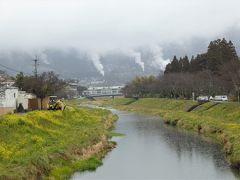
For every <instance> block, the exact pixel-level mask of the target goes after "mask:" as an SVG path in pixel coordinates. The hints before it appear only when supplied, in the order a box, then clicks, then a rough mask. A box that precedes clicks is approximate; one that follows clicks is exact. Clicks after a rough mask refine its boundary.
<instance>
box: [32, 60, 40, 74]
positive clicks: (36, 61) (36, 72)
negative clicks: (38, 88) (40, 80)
mask: <svg viewBox="0 0 240 180" xmlns="http://www.w3.org/2000/svg"><path fill="white" fill-rule="evenodd" d="M33 62H34V71H33V73H34V76H35V77H36V78H37V76H38V69H37V67H38V65H39V64H38V58H37V56H35V59H34V60H33Z"/></svg>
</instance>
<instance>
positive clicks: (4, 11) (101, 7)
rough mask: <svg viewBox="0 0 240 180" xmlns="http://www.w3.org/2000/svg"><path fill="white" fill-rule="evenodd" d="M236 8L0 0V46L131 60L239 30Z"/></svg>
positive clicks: (176, 2) (208, 3)
mask: <svg viewBox="0 0 240 180" xmlns="http://www.w3.org/2000/svg"><path fill="white" fill-rule="evenodd" d="M239 7H240V1H239V0H0V47H1V51H15V50H18V51H21V50H22V51H29V52H30V51H33V52H38V51H41V50H42V49H46V48H60V49H62V50H64V49H67V48H76V49H79V50H83V51H86V52H89V54H91V56H94V57H96V56H98V54H99V53H107V52H110V51H122V52H125V53H129V54H130V55H131V54H134V53H136V52H135V49H136V48H138V47H142V46H145V47H154V48H153V49H156V48H155V47H156V46H159V47H157V48H161V44H164V43H178V44H184V43H186V42H188V41H190V40H192V39H194V38H204V39H211V40H212V38H213V37H223V36H224V32H226V31H227V30H228V29H231V28H239V29H240V11H239ZM160 53H162V52H160ZM96 54H97V55H96ZM95 59H96V58H95ZM136 63H138V64H139V65H140V66H142V64H141V63H142V62H141V61H138V60H137V58H136Z"/></svg>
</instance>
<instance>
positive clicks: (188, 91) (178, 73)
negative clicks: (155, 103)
mask: <svg viewBox="0 0 240 180" xmlns="http://www.w3.org/2000/svg"><path fill="white" fill-rule="evenodd" d="M239 90H240V60H239V57H238V55H237V53H236V49H235V47H234V45H233V43H232V42H231V41H226V40H225V39H224V38H223V39H217V40H214V41H211V42H210V44H209V46H208V49H207V52H206V53H203V54H198V55H197V56H196V57H194V56H193V57H191V59H190V60H189V58H188V56H184V57H179V58H177V57H176V56H174V57H173V60H172V61H171V62H170V63H169V64H167V66H166V68H165V71H164V74H161V75H159V76H158V77H154V76H145V77H136V78H135V79H134V80H133V81H132V82H129V83H128V84H127V85H126V86H125V88H124V89H123V93H124V94H125V96H127V97H131V96H135V95H138V96H140V97H162V98H186V99H189V98H191V96H192V93H193V92H194V93H195V94H196V95H197V96H198V95H208V96H210V95H211V96H214V95H217V94H220V95H221V94H227V95H231V96H232V97H233V98H237V97H238V98H239Z"/></svg>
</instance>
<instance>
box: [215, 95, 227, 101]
mask: <svg viewBox="0 0 240 180" xmlns="http://www.w3.org/2000/svg"><path fill="white" fill-rule="evenodd" d="M214 101H228V97H227V95H218V96H215V97H214Z"/></svg>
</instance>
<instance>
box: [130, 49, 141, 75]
mask: <svg viewBox="0 0 240 180" xmlns="http://www.w3.org/2000/svg"><path fill="white" fill-rule="evenodd" d="M130 56H131V57H133V58H134V60H135V63H136V64H138V65H139V66H140V67H141V69H142V71H143V72H144V62H143V61H142V57H141V53H140V52H136V51H130Z"/></svg>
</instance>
